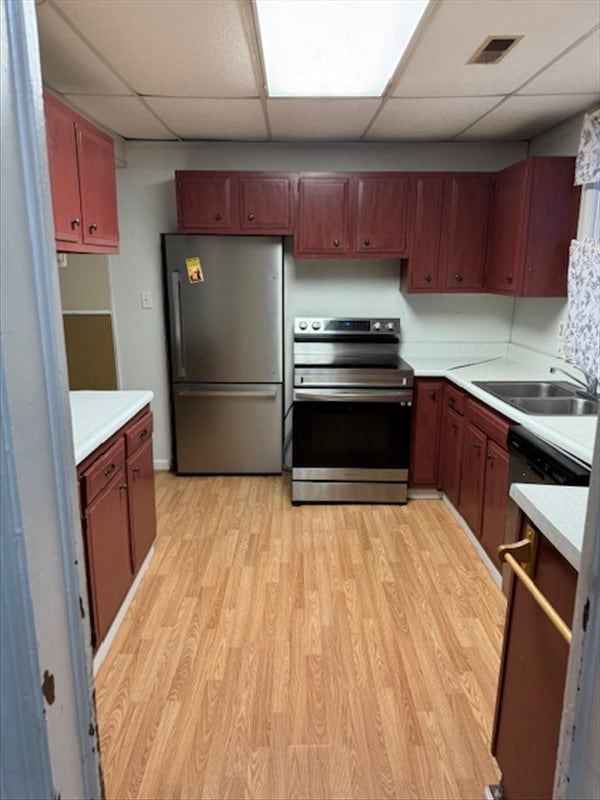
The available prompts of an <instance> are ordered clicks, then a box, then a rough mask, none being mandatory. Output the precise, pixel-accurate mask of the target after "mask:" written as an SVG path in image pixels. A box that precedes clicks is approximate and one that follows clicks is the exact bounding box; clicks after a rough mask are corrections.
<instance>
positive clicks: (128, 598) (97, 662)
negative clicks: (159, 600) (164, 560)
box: [94, 545, 154, 678]
mask: <svg viewBox="0 0 600 800" xmlns="http://www.w3.org/2000/svg"><path fill="white" fill-rule="evenodd" d="M153 555H154V545H152V547H151V548H150V550H148V554H147V555H146V558H145V559H144V563H143V564H142V566H141V567H140V569H139V572H138V574H137V575H136V576H135V580H134V581H133V583H132V584H131V586H130V587H129V591H128V592H127V594H126V595H125V599H124V600H123V603H122V604H121V608H120V609H119V610H118V612H117V616H116V617H115V618H114V620H113V623H112V625H111V626H110V628H109V629H108V633H107V634H106V636H105V637H104V641H103V642H102V644H101V645H100V647H99V648H98V649H97V650H96V653H95V655H94V678H95V677H96V675H97V674H98V670H99V669H100V667H101V666H102V664H103V662H104V660H105V659H106V656H107V655H108V651H109V650H110V648H111V645H112V643H113V642H114V640H115V637H116V635H117V633H118V632H119V628H120V627H121V625H122V624H123V620H124V619H125V614H127V612H128V611H129V607H130V606H131V603H132V601H133V598H134V597H135V594H136V592H137V590H138V588H139V585H140V583H141V582H142V578H143V577H144V575H145V573H146V570H147V569H148V567H149V566H150V562H151V561H152V556H153Z"/></svg>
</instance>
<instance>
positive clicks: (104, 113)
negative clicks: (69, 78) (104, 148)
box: [66, 94, 175, 139]
mask: <svg viewBox="0 0 600 800" xmlns="http://www.w3.org/2000/svg"><path fill="white" fill-rule="evenodd" d="M66 99H67V100H68V101H69V102H70V103H71V104H72V105H73V106H75V107H77V108H79V109H80V110H81V111H83V112H84V114H87V115H88V116H89V117H91V118H92V119H93V120H95V121H96V122H97V123H98V124H99V125H102V126H103V127H104V128H108V129H109V130H111V131H114V132H115V133H118V134H119V135H120V136H123V137H124V138H125V139H174V138H175V137H174V136H173V134H172V133H171V132H170V131H169V130H167V128H165V127H164V126H163V125H161V123H160V122H159V121H158V120H157V119H156V117H155V116H154V115H153V114H151V113H150V111H148V109H147V108H146V107H145V106H144V104H143V103H142V102H140V100H138V98H137V97H100V96H98V95H80V94H77V95H66Z"/></svg>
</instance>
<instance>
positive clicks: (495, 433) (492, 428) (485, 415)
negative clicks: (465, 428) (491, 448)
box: [467, 399, 512, 448]
mask: <svg viewBox="0 0 600 800" xmlns="http://www.w3.org/2000/svg"><path fill="white" fill-rule="evenodd" d="M467 420H468V421H469V422H470V423H472V424H473V425H475V427H476V428H479V430H480V431H483V433H485V434H486V436H489V438H490V439H493V441H495V442H496V443H497V444H499V445H500V446H501V447H504V448H506V437H507V436H508V429H509V428H510V426H511V424H512V423H511V422H509V421H508V420H507V419H504V417H501V416H500V415H499V414H496V413H495V412H493V411H490V410H489V409H487V408H484V406H482V405H480V404H479V403H478V402H477V401H476V400H471V399H469V400H467Z"/></svg>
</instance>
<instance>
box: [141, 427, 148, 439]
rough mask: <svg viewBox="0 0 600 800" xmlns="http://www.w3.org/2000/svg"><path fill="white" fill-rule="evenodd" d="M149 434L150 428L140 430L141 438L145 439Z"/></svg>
mask: <svg viewBox="0 0 600 800" xmlns="http://www.w3.org/2000/svg"><path fill="white" fill-rule="evenodd" d="M146 436H148V428H144V430H143V431H140V439H145V438H146Z"/></svg>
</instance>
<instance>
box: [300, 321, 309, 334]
mask: <svg viewBox="0 0 600 800" xmlns="http://www.w3.org/2000/svg"><path fill="white" fill-rule="evenodd" d="M298 327H299V328H300V330H301V331H305V330H306V329H307V328H308V324H307V323H306V322H304V320H302V322H301V323H300V324H299V325H298Z"/></svg>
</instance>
